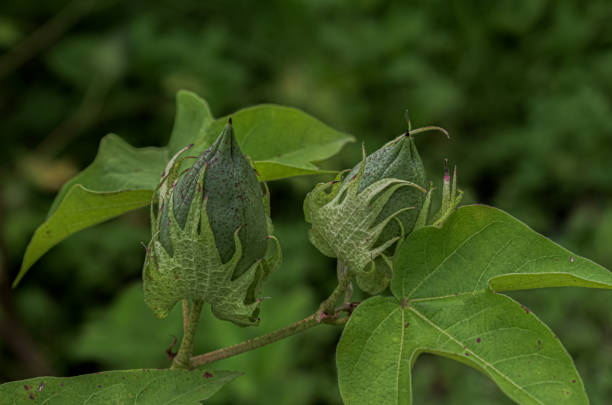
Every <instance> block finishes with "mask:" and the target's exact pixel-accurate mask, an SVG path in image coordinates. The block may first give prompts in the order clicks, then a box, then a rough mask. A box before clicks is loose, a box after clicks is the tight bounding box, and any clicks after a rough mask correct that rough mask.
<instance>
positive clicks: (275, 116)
mask: <svg viewBox="0 0 612 405" xmlns="http://www.w3.org/2000/svg"><path fill="white" fill-rule="evenodd" d="M229 117H231V118H232V122H233V125H234V131H235V133H236V139H237V140H238V144H239V145H240V148H241V149H242V151H243V152H244V153H245V154H247V155H248V156H249V157H250V158H251V159H252V160H253V161H254V162H255V167H256V168H257V171H258V172H259V174H260V175H261V176H262V177H263V178H264V179H265V180H278V179H282V178H286V177H292V176H300V175H307V174H317V173H329V172H330V171H326V170H321V169H319V168H318V167H317V166H316V165H315V164H314V163H315V162H320V161H322V160H325V159H327V158H329V157H331V156H333V155H335V154H336V153H338V152H339V151H340V149H342V147H343V146H344V145H345V144H346V143H347V142H352V141H353V137H352V136H349V135H346V134H344V133H342V132H339V131H336V130H335V129H333V128H330V127H328V126H327V125H325V124H324V123H322V122H321V121H319V120H317V119H316V118H313V117H311V116H310V115H308V114H306V113H304V112H303V111H300V110H298V109H296V108H291V107H284V106H279V105H273V104H263V105H258V106H255V107H250V108H245V109H243V110H239V111H236V112H235V113H233V114H230V115H228V116H225V117H222V118H219V119H217V120H216V121H214V122H213V123H212V124H211V125H210V126H209V127H208V128H206V130H205V131H203V133H201V134H200V136H199V137H198V139H197V140H196V142H195V146H196V148H198V147H199V148H201V149H203V148H202V146H203V147H207V146H208V145H210V144H211V143H212V142H213V141H214V140H215V139H216V137H217V136H218V135H219V133H220V132H221V130H222V129H223V126H224V125H225V124H226V123H227V120H228V119H229ZM183 146H184V145H183Z"/></svg>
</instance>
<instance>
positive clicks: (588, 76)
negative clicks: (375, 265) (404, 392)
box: [0, 0, 612, 404]
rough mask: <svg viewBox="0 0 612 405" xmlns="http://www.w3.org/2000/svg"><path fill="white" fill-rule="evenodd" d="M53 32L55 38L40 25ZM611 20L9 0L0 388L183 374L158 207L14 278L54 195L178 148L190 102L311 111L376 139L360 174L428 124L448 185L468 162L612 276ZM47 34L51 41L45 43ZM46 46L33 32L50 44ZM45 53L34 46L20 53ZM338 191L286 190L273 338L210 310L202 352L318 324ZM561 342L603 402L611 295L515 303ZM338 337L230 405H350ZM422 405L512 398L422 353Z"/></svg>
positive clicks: (573, 10)
mask: <svg viewBox="0 0 612 405" xmlns="http://www.w3.org/2000/svg"><path fill="white" fill-rule="evenodd" d="M48 21H52V22H51V24H50V25H47V26H46V28H42V31H40V30H41V27H42V26H43V25H44V24H45V23H46V22H48ZM610 21H612V6H611V5H610V3H609V1H608V0H593V1H589V2H581V1H568V0H559V1H545V0H531V1H529V2H515V1H509V0H502V1H497V2H491V1H484V0H483V1H458V0H457V1H448V0H447V1H443V0H439V1H429V2H418V3H417V2H411V1H397V2H384V1H377V0H369V1H367V0H363V1H349V0H345V1H339V0H338V1H333V0H327V1H325V0H275V1H235V0H232V1H216V2H205V1H201V0H172V1H159V2H151V1H124V2H121V1H109V0H100V1H84V0H83V1H75V2H72V3H70V2H66V1H65V0H61V1H60V0H51V1H44V2H40V1H23V0H4V1H2V4H1V5H0V137H1V138H0V141H1V144H0V146H1V147H0V170H1V171H0V181H1V183H0V197H1V198H0V230H1V238H0V271H1V273H0V278H1V280H2V291H0V300H1V301H0V302H1V304H2V306H1V307H0V382H2V381H9V380H14V379H18V378H24V377H27V376H32V375H40V374H49V373H53V374H56V375H74V374H79V373H86V372H92V371H97V370H103V369H110V368H137V367H164V366H167V365H168V361H167V359H165V353H164V350H165V349H166V348H167V347H168V345H169V344H170V343H171V341H172V338H171V336H170V335H171V334H178V333H179V330H180V325H179V324H180V320H179V314H178V312H177V311H175V312H173V314H172V315H171V316H170V318H169V319H166V320H164V321H157V320H155V319H154V318H153V316H152V315H151V313H150V312H149V311H148V309H147V308H145V307H144V304H143V302H142V296H141V295H142V294H141V293H140V290H139V279H140V271H141V263H142V260H143V256H144V249H143V248H142V246H141V245H140V241H147V240H148V238H149V236H148V235H147V233H148V215H147V212H146V210H141V211H138V212H134V213H132V214H129V215H126V216H124V217H122V218H120V219H118V220H115V221H111V222H109V223H106V224H103V225H101V226H98V227H95V228H93V229H90V230H87V231H84V232H81V233H79V234H77V235H75V236H73V237H71V238H70V239H68V240H67V241H66V242H64V243H62V244H61V245H59V246H58V247H56V248H54V249H53V250H52V251H51V252H50V253H49V254H47V255H46V256H44V257H43V258H42V260H41V261H40V262H39V263H37V264H36V265H35V266H34V268H33V269H32V270H31V272H30V273H29V274H28V275H27V277H26V278H25V279H24V280H23V282H22V283H21V285H20V286H19V288H17V289H16V290H14V291H9V289H8V284H9V281H11V280H12V279H13V278H14V277H15V275H16V274H17V271H18V268H19V265H20V260H21V256H22V254H23V252H24V250H25V246H26V244H27V242H28V240H29V238H30V236H31V235H32V233H33V231H34V229H35V228H36V227H37V226H38V225H39V224H40V223H41V222H42V221H43V219H44V218H45V215H46V212H47V210H48V208H49V206H50V204H51V201H52V199H53V196H54V193H55V192H57V190H58V188H59V187H60V186H61V184H62V183H63V182H64V181H65V180H66V179H67V178H68V177H70V176H72V175H73V174H74V172H75V171H76V170H80V169H82V168H83V167H85V166H86V165H87V164H89V163H90V162H91V161H92V160H93V157H94V156H95V153H96V149H97V144H98V141H99V139H100V138H101V137H102V136H103V135H104V134H106V133H108V132H115V133H117V134H119V135H121V136H122V137H124V138H125V139H126V140H128V141H129V142H130V143H131V144H133V145H136V146H146V145H163V144H165V143H166V142H167V139H168V136H169V133H170V130H171V128H172V122H173V115H174V95H175V93H176V91H177V90H179V89H183V88H184V89H189V90H192V91H194V92H196V93H198V94H199V95H201V96H202V97H204V98H205V99H206V100H208V102H209V103H210V105H211V108H212V111H213V113H214V114H215V115H216V116H221V115H224V114H227V113H230V112H232V111H234V110H236V109H238V108H242V107H246V106H249V105H252V104H257V103H261V102H274V103H279V104H287V105H291V106H296V107H299V108H302V109H304V110H305V111H307V112H309V113H311V114H313V115H314V116H316V117H318V118H320V119H322V120H323V121H325V122H326V123H328V124H330V125H331V126H333V127H335V128H337V129H339V130H342V131H346V132H349V133H351V134H354V135H355V136H356V137H357V138H358V140H359V141H358V142H357V143H355V144H352V145H350V146H349V147H347V148H345V150H343V152H342V153H341V154H340V155H339V156H337V157H336V158H334V159H332V160H331V161H330V162H328V163H326V166H328V167H331V168H335V169H343V168H348V167H351V166H352V165H353V164H355V163H356V162H357V161H358V159H359V153H360V151H359V143H360V142H361V141H363V142H364V143H365V146H366V148H367V150H368V151H373V150H375V149H376V148H378V147H379V146H380V145H382V144H383V143H384V142H386V141H387V140H389V139H391V138H392V137H394V136H395V135H398V134H399V133H401V132H402V131H404V130H405V127H406V124H405V122H404V118H403V112H404V109H406V108H408V109H409V111H410V115H411V118H412V121H413V125H414V126H417V127H418V126H422V125H429V124H436V125H441V126H444V127H445V128H447V129H448V130H449V132H450V133H451V135H452V140H451V141H447V140H445V139H444V138H443V137H442V136H440V135H438V134H434V133H430V134H424V135H420V136H419V138H418V139H417V144H418V146H419V149H420V151H421V155H422V157H423V160H424V161H425V164H426V166H427V169H428V174H429V177H430V179H432V180H434V181H435V182H438V184H439V181H440V179H441V176H442V165H441V163H442V159H443V158H444V157H448V158H449V159H450V161H451V163H453V164H455V163H456V164H457V165H458V172H459V184H460V187H461V188H463V189H464V190H465V191H466V197H465V201H466V202H474V201H477V202H482V203H487V204H492V205H495V206H497V207H499V208H502V209H504V210H506V211H508V212H509V213H511V214H512V215H514V216H516V217H518V218H519V219H521V220H523V221H525V222H526V223H528V224H529V225H531V226H532V227H533V228H534V229H536V230H537V231H539V232H541V233H543V234H545V235H547V236H549V237H550V238H552V239H554V240H556V241H558V242H561V243H562V244H564V245H565V246H566V247H568V248H569V249H571V250H573V251H574V252H576V253H578V254H581V255H584V256H587V257H590V258H592V259H594V260H595V261H597V262H599V263H601V264H602V265H604V266H607V267H608V268H612V248H611V246H612V243H611V242H610V241H611V240H612V198H611V197H612V159H611V157H610V156H611V151H612V96H611V95H612V24H610ZM37 30H38V31H37ZM33 33H34V34H33ZM22 41H25V42H22ZM317 180H321V178H319V179H317V178H313V177H304V178H296V179H292V180H285V181H280V182H274V183H272V184H270V188H271V192H272V213H273V219H274V220H275V224H276V228H277V231H276V233H277V234H278V236H279V237H280V239H281V243H282V245H283V250H284V255H285V258H286V260H285V264H284V265H283V267H282V269H281V270H279V271H278V272H277V273H276V274H274V275H273V277H271V279H270V280H269V282H268V285H267V288H266V295H269V296H271V297H272V298H271V299H269V300H266V301H265V303H264V304H263V310H262V318H263V321H262V325H261V326H260V327H259V330H258V329H255V328H252V329H248V330H245V329H240V328H237V327H234V326H233V325H230V324H227V323H222V322H218V321H215V320H212V319H211V315H210V313H209V312H208V311H205V312H204V315H203V319H202V324H201V327H200V330H199V334H198V347H197V350H198V351H203V350H208V349H213V348H217V347H219V346H220V345H223V344H228V343H234V342H238V341H240V340H242V339H244V338H245V337H247V336H254V335H256V334H258V333H260V332H261V331H262V330H265V329H269V328H273V327H277V326H282V325H283V324H288V323H290V322H292V321H294V320H297V319H299V318H301V317H303V316H305V315H308V314H309V313H311V312H312V311H313V310H314V309H315V308H316V305H317V302H319V301H320V300H321V299H322V298H324V297H325V296H326V295H327V294H328V293H329V291H330V290H331V289H332V288H333V285H334V276H335V274H334V272H335V269H334V264H333V262H332V261H330V260H328V259H327V258H324V257H323V256H321V255H320V254H319V253H318V252H316V250H315V249H314V248H313V247H312V246H310V245H309V243H308V241H307V238H306V230H307V227H306V225H305V224H304V223H303V219H302V209H301V205H302V200H303V198H304V196H305V194H306V192H308V190H309V189H310V188H312V186H313V185H314V183H315V182H316V181H317ZM513 296H514V297H516V298H518V299H520V300H521V302H523V303H525V304H526V305H527V306H529V307H530V308H531V309H532V310H533V311H534V312H535V313H536V314H538V315H539V316H540V318H541V319H543V320H544V321H545V322H547V323H548V324H549V325H550V326H551V327H552V329H553V330H554V331H555V333H557V334H558V335H559V336H560V338H561V340H562V341H563V342H564V344H565V346H566V347H567V349H568V350H569V352H570V353H571V354H572V355H573V356H574V358H575V361H576V364H577V367H578V369H579V371H580V372H581V374H582V376H583V378H584V379H585V385H586V387H587V390H588V393H589V395H590V397H591V402H592V403H593V404H603V403H605V401H606V398H607V399H609V398H610V397H611V396H612V371H611V370H612V319H611V315H610V300H611V296H610V293H609V292H606V291H586V290H578V289H555V290H552V289H551V290H540V291H530V292H526V293H516V294H513ZM338 332H339V331H338V330H334V329H333V328H332V327H321V328H320V329H315V330H312V331H309V332H307V333H305V334H304V335H301V336H299V337H294V338H292V339H291V340H289V341H286V342H283V343H281V344H277V345H275V346H272V347H269V348H266V349H262V350H260V351H257V352H253V353H249V354H244V355H242V356H240V357H237V358H235V359H231V360H228V361H226V362H224V363H220V364H219V366H218V367H219V368H228V369H238V370H242V371H245V372H246V373H247V374H246V375H245V376H243V377H241V378H240V379H238V380H237V381H236V382H234V383H233V384H231V385H230V386H228V387H226V388H225V389H223V390H222V391H221V393H220V394H219V395H218V396H217V397H215V400H213V401H211V402H210V403H216V404H225V403H241V404H337V403H340V399H339V394H338V391H337V387H336V382H335V370H334V346H335V344H336V341H337V338H338ZM415 386H416V390H415V392H416V395H415V403H416V404H465V403H491V404H508V403H510V401H509V400H507V399H505V398H504V397H503V396H502V395H501V394H500V392H499V390H498V389H497V388H496V387H495V386H494V385H492V384H491V383H490V382H488V381H487V380H486V378H484V377H483V376H481V375H480V374H478V373H477V372H476V371H473V370H471V369H468V368H466V367H465V366H462V365H458V364H455V363H453V362H451V361H450V360H445V359H438V358H433V357H432V356H427V355H425V356H423V357H422V358H420V359H419V361H418V362H417V364H416V368H415Z"/></svg>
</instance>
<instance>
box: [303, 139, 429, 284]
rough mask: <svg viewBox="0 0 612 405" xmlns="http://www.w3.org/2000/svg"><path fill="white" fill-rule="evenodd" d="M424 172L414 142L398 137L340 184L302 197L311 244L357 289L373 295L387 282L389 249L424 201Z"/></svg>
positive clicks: (410, 224) (409, 228)
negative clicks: (344, 270)
mask: <svg viewBox="0 0 612 405" xmlns="http://www.w3.org/2000/svg"><path fill="white" fill-rule="evenodd" d="M424 183H425V173H424V168H423V163H422V161H421V158H420V156H419V154H418V152H417V150H416V146H415V144H414V139H413V138H412V137H411V136H407V135H402V136H400V137H398V138H396V139H394V140H393V141H391V142H389V143H387V144H386V145H384V146H383V147H382V148H380V149H379V150H377V151H376V152H374V153H372V154H371V155H369V156H367V158H366V157H364V159H363V160H362V162H361V163H360V164H359V165H357V166H355V167H354V168H353V169H352V170H351V171H350V172H349V174H348V175H346V176H345V177H344V179H343V180H342V181H339V182H337V183H334V182H332V183H327V184H319V185H317V186H316V187H315V189H314V190H313V191H311V193H309V195H308V196H307V197H306V200H305V202H304V212H305V215H306V220H307V221H308V222H310V223H311V224H312V227H311V229H310V232H309V237H310V240H311V242H312V243H313V244H314V245H315V246H316V247H317V248H319V250H320V251H321V252H322V253H324V254H326V255H328V256H331V257H336V258H338V259H339V260H342V261H343V262H344V263H345V264H346V265H347V267H348V270H349V271H350V272H352V273H353V274H355V275H356V278H357V282H358V284H359V287H360V288H361V289H363V290H364V291H366V292H368V293H371V294H376V293H379V292H380V291H382V290H384V289H385V288H386V287H387V285H388V283H389V281H390V279H391V265H390V263H391V259H392V255H393V245H394V243H396V242H397V241H398V240H399V239H400V238H401V237H403V236H404V235H405V234H408V233H410V232H411V231H412V228H413V227H414V224H415V222H416V219H417V216H418V215H419V212H420V210H421V207H422V205H423V201H424V199H425V194H426V192H425V189H424V188H423V186H424Z"/></svg>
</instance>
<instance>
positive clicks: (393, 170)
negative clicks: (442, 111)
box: [345, 135, 425, 294]
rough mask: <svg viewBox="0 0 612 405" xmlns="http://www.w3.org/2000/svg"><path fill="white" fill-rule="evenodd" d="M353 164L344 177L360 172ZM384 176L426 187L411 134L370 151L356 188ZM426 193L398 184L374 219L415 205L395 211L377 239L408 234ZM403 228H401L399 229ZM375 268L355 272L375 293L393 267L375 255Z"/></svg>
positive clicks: (422, 169) (385, 280) (384, 283)
mask: <svg viewBox="0 0 612 405" xmlns="http://www.w3.org/2000/svg"><path fill="white" fill-rule="evenodd" d="M359 166H360V165H356V166H355V167H354V168H353V170H351V172H350V173H349V174H348V176H347V177H346V178H345V182H346V181H347V179H348V178H351V177H353V176H355V175H356V174H357V173H358V172H359ZM384 178H395V179H400V180H407V181H410V182H412V183H414V184H417V185H419V186H421V187H425V168H424V167H423V162H422V161H421V157H420V156H419V152H418V151H417V148H416V145H415V142H414V137H412V136H408V135H403V136H400V137H398V138H396V139H394V140H393V141H391V142H388V143H387V144H386V145H384V146H383V147H382V148H380V149H378V150H377V151H376V152H374V153H372V154H371V155H369V156H368V157H367V158H366V164H365V169H364V173H363V177H362V179H361V183H360V184H359V189H358V191H359V192H361V191H363V189H365V188H366V187H368V186H369V185H371V184H373V183H374V182H376V181H378V180H381V179H384ZM424 199H425V196H424V194H423V192H422V191H421V190H419V189H417V188H412V187H403V188H399V189H398V190H397V191H395V192H394V193H393V195H392V196H391V197H390V198H389V201H387V203H386V204H385V206H384V208H383V209H382V211H381V213H380V214H379V215H378V218H377V219H376V221H377V223H380V222H382V221H383V220H384V219H385V218H387V217H389V216H390V215H392V214H393V213H394V212H396V211H398V210H400V209H402V208H404V207H414V209H411V210H408V211H404V212H401V213H399V214H398V215H397V217H396V218H397V220H398V221H399V222H400V223H401V227H400V224H398V221H395V220H394V221H391V222H389V223H388V224H387V226H386V227H385V228H384V229H383V231H382V233H381V234H380V236H379V237H378V242H379V243H382V242H384V241H386V240H390V239H392V238H394V237H398V236H401V235H402V233H404V234H406V235H407V234H409V233H410V232H411V231H412V229H413V228H414V224H415V222H416V219H417V216H418V214H419V211H420V209H421V207H422V205H423V201H424ZM402 228H403V229H402ZM391 256H392V252H389V251H388V252H387V257H388V258H389V259H391ZM375 266H376V270H375V271H372V272H365V273H364V272H362V273H357V277H356V279H357V283H358V284H359V287H360V288H361V289H363V290H364V291H366V292H368V293H370V294H377V293H379V292H381V291H382V290H384V289H385V288H386V287H387V285H388V284H389V282H390V280H391V276H392V269H391V266H390V265H389V263H388V262H387V260H385V258H384V257H382V256H381V257H378V258H377V259H376V261H375Z"/></svg>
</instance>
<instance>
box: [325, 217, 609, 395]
mask: <svg viewBox="0 0 612 405" xmlns="http://www.w3.org/2000/svg"><path fill="white" fill-rule="evenodd" d="M394 260H395V262H394V268H395V269H394V275H393V279H392V281H391V291H392V293H393V295H394V297H373V298H370V299H368V300H366V301H365V302H363V303H362V304H361V305H359V307H358V308H357V310H356V311H355V312H354V313H353V314H352V315H351V318H350V320H349V322H348V323H347V325H346V327H345V329H344V332H343V334H342V337H341V339H340V343H339V344H338V349H337V352H336V361H337V366H338V379H339V386H340V392H341V394H342V397H343V399H344V402H345V403H346V404H351V405H359V404H371V403H385V404H411V403H412V386H411V384H412V381H411V380H412V376H411V373H412V367H413V365H414V362H415V361H416V359H417V357H418V356H419V354H420V353H423V352H427V353H433V354H437V355H441V356H445V357H449V358H452V359H454V360H457V361H460V362H462V363H464V364H467V365H469V366H471V367H474V368H475V369H477V370H479V371H480V372H482V373H484V374H485V375H487V376H488V377H489V378H491V379H492V380H493V381H494V382H495V383H496V384H497V385H498V386H499V388H500V389H501V390H502V391H503V392H504V393H505V394H506V395H508V396H509V397H510V398H512V399H513V400H514V401H516V402H517V403H520V404H538V405H542V404H557V403H563V404H588V398H587V396H586V393H585V391H584V386H583V383H582V381H581V379H580V376H579V375H578V372H577V370H576V368H575V366H574V364H573V361H572V359H571V357H570V356H569V354H568V353H567V351H566V350H565V348H564V347H563V346H562V344H561V343H560V342H559V340H558V339H557V337H556V335H555V334H554V333H553V332H552V331H551V330H550V329H549V328H548V327H547V326H546V325H545V324H544V323H543V322H542V321H540V320H539V319H538V318H537V317H536V316H535V315H534V314H533V312H531V311H530V310H529V309H528V308H526V307H524V306H522V305H520V304H519V303H517V302H515V301H514V300H512V299H511V298H509V297H507V296H505V295H502V294H499V293H497V292H496V290H497V291H500V290H502V289H505V290H515V289H522V288H539V287H551V286H583V287H594V288H612V273H610V272H609V271H608V270H606V269H605V268H603V267H601V266H599V265H597V264H595V263H593V262H591V261H589V260H587V259H584V258H581V257H579V256H577V255H574V254H572V253H571V252H569V251H567V250H566V249H564V248H562V247H561V246H559V245H557V244H555V243H553V242H552V241H550V240H548V239H546V238H545V237H543V236H541V235H539V234H537V233H536V232H534V231H533V230H531V229H530V228H528V227H527V226H526V225H524V224H523V223H521V222H520V221H518V220H516V219H514V218H512V217H511V216H510V215H508V214H506V213H504V212H502V211H500V210H498V209H495V208H491V207H486V206H481V205H474V206H467V207H463V208H460V209H459V210H457V211H456V212H455V213H454V214H453V215H451V217H450V218H449V219H448V221H447V222H446V223H445V225H444V226H443V227H442V228H441V229H438V228H435V227H426V228H422V229H420V230H418V231H415V232H413V233H412V234H411V235H410V236H409V237H408V238H407V239H406V240H405V242H404V243H403V244H402V245H401V246H400V248H399V249H398V252H397V253H396V256H395V259H394Z"/></svg>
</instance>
